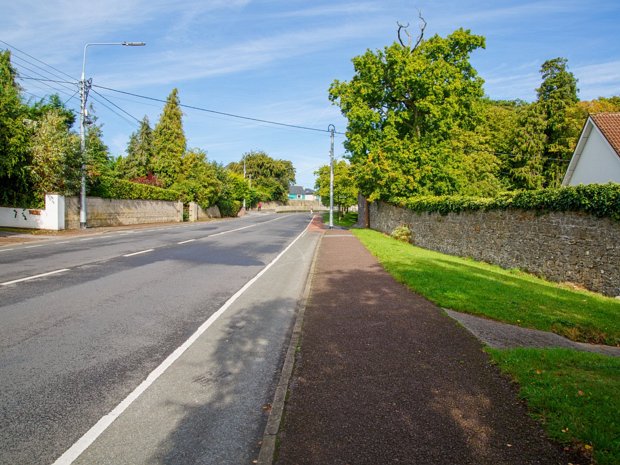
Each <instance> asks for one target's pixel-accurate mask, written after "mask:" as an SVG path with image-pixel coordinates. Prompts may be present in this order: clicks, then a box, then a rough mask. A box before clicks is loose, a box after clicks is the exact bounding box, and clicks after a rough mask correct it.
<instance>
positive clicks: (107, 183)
mask: <svg viewBox="0 0 620 465" xmlns="http://www.w3.org/2000/svg"><path fill="white" fill-rule="evenodd" d="M97 184H98V185H97V186H96V187H95V188H93V189H92V190H91V192H90V194H91V195H95V196H97V197H103V198H104V199H127V200H168V201H173V202H174V201H177V200H179V199H180V197H181V194H180V193H178V192H177V191H173V190H170V189H162V188H161V187H155V186H149V185H148V184H139V183H137V182H131V181H126V180H124V179H114V178H108V177H101V178H99V179H98V180H97Z"/></svg>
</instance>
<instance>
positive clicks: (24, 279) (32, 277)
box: [0, 268, 69, 286]
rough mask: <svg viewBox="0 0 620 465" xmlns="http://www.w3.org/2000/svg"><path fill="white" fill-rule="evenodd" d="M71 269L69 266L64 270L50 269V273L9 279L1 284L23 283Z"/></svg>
mask: <svg viewBox="0 0 620 465" xmlns="http://www.w3.org/2000/svg"><path fill="white" fill-rule="evenodd" d="M65 271H69V268H63V269H62V270H56V271H50V272H49V273H41V274H37V275H34V276H28V277H27V278H20V279H14V280H13V281H7V282H4V283H0V286H8V285H9V284H15V283H21V282H24V281H30V280H31V279H37V278H43V277H44V276H50V275H53V274H58V273H63V272H65Z"/></svg>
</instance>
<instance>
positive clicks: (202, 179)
mask: <svg viewBox="0 0 620 465" xmlns="http://www.w3.org/2000/svg"><path fill="white" fill-rule="evenodd" d="M171 189H173V190H176V191H177V192H181V193H182V198H181V199H182V200H183V202H184V203H189V202H196V203H198V205H200V206H201V207H202V208H207V207H209V206H211V205H213V204H214V203H215V201H216V199H217V198H218V197H219V195H220V192H221V190H222V183H221V181H220V180H219V179H218V178H217V173H216V168H215V167H214V166H213V165H212V164H210V163H208V162H207V154H206V152H204V151H202V150H200V149H193V150H190V151H188V152H187V153H185V155H183V158H182V159H181V170H180V172H179V175H178V177H177V180H176V181H175V182H174V184H172V186H171Z"/></svg>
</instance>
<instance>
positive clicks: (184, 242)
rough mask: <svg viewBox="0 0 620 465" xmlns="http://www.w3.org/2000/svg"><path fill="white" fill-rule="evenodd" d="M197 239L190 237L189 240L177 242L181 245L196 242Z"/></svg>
mask: <svg viewBox="0 0 620 465" xmlns="http://www.w3.org/2000/svg"><path fill="white" fill-rule="evenodd" d="M195 240H196V239H189V240H187V241H181V242H177V244H179V245H183V244H187V243H188V242H194V241H195Z"/></svg>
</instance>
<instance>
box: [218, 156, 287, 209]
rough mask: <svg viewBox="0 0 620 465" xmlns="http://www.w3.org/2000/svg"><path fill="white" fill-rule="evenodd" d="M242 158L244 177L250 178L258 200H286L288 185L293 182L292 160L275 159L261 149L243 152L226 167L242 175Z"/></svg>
mask: <svg viewBox="0 0 620 465" xmlns="http://www.w3.org/2000/svg"><path fill="white" fill-rule="evenodd" d="M244 160H245V175H246V179H248V180H249V179H251V182H252V187H253V188H254V189H255V190H256V192H257V193H258V196H259V200H260V201H262V202H269V201H272V200H273V201H280V202H286V201H288V189H289V185H290V184H292V183H294V182H295V168H294V167H293V163H292V162H290V161H288V160H276V159H274V158H271V157H270V156H269V155H267V154H266V153H265V152H262V151H250V152H247V153H245V154H243V157H242V159H241V161H239V162H233V163H230V164H229V165H228V169H229V170H231V171H232V172H234V173H237V174H241V175H242V174H243V163H244Z"/></svg>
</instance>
